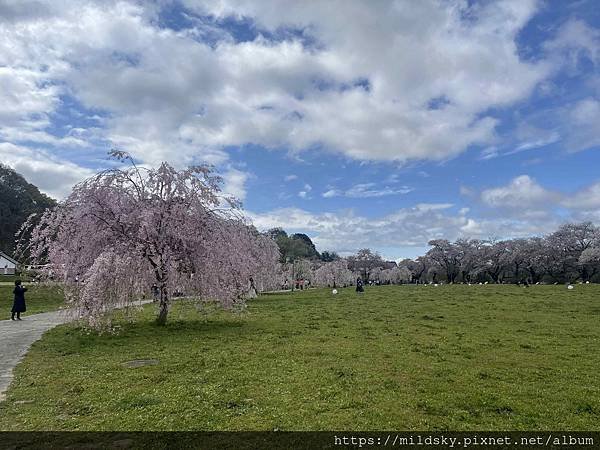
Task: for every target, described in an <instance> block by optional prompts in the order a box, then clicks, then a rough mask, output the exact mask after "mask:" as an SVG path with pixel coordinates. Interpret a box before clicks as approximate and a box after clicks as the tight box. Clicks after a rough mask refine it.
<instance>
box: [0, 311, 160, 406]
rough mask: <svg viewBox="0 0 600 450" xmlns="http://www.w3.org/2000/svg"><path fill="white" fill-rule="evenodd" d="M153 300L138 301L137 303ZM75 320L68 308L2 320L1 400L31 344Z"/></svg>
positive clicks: (0, 351)
mask: <svg viewBox="0 0 600 450" xmlns="http://www.w3.org/2000/svg"><path fill="white" fill-rule="evenodd" d="M146 303H151V300H146V301H140V302H139V303H138V302H136V305H140V306H141V305H143V304H146ZM71 320H73V316H72V314H69V311H68V310H62V311H53V312H46V313H41V314H33V315H31V316H25V315H24V316H23V320H21V321H19V320H14V321H13V320H0V402H1V401H3V400H4V399H5V396H6V390H7V389H8V387H9V386H10V383H11V381H12V379H13V369H14V368H15V366H16V365H17V364H18V363H19V362H20V361H21V360H22V359H23V357H24V356H25V354H26V353H27V350H29V347H31V344H33V343H34V342H35V341H37V340H38V339H40V338H41V337H42V335H43V334H44V333H45V332H46V331H48V330H50V329H51V328H54V327H55V326H57V325H62V324H63V323H67V322H70V321H71Z"/></svg>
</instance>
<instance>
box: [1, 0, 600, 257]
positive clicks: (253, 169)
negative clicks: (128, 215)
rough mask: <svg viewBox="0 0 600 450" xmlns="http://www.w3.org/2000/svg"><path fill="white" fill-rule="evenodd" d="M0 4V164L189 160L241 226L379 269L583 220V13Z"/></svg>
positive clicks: (179, 163) (50, 180) (591, 165)
mask: <svg viewBox="0 0 600 450" xmlns="http://www.w3.org/2000/svg"><path fill="white" fill-rule="evenodd" d="M597 6H598V4H597V2H595V0H587V1H586V0H579V1H550V0H548V1H536V0H514V1H510V0H506V1H502V0H500V1H471V0H469V1H467V0H456V1H453V0H439V1H434V0H420V1H418V2H417V1H409V0H406V1H391V0H389V1H388V0H380V1H377V2H373V1H367V0H364V1H355V0H323V1H321V0H313V1H310V2H301V1H289V0H278V1H272V2H268V1H264V0H255V1H241V0H215V1H200V0H178V1H170V0H156V1H154V2H152V1H143V2H142V1H139V2H136V1H112V0H102V1H89V0H77V1H68V0H50V1H45V0H35V1H34V0H0V162H2V163H4V164H8V165H9V166H11V167H13V168H15V169H16V170H17V171H18V172H20V173H21V174H23V175H24V176H25V177H26V178H27V179H28V180H29V181H30V182H32V183H34V184H36V185H37V186H38V187H40V189H41V190H42V191H44V192H46V193H48V194H49V195H51V196H53V197H55V198H58V199H62V198H65V197H66V196H67V195H68V194H69V192H70V189H71V188H72V186H73V185H74V184H75V183H77V182H78V181H81V180H82V179H85V178H86V177H88V176H90V175H92V174H93V173H95V172H96V171H98V170H100V169H102V168H106V167H108V166H109V165H110V164H112V163H111V162H110V161H109V160H107V152H108V151H109V150H110V149H112V148H117V149H119V150H125V151H128V152H129V153H131V154H132V155H133V156H134V158H135V159H136V160H137V161H139V162H140V163H143V164H147V165H157V164H159V163H160V162H162V161H167V162H169V163H170V164H172V165H174V166H176V167H185V166H186V165H189V164H198V163H207V164H212V165H214V166H215V168H216V170H218V171H219V172H220V173H221V174H222V176H223V179H224V189H225V191H226V192H227V193H230V194H233V195H235V196H237V197H238V198H239V199H240V200H242V201H243V204H244V208H245V211H246V213H247V215H248V216H249V217H250V218H251V219H252V221H253V222H254V224H255V225H256V226H257V227H258V228H259V229H261V230H266V229H268V228H271V227H276V226H279V227H283V228H284V229H286V230H287V231H288V232H302V233H306V234H307V235H309V236H310V237H311V238H312V239H313V241H314V242H315V244H316V246H317V249H318V250H320V251H324V250H330V251H337V252H339V253H340V254H342V255H347V254H350V253H353V252H355V251H356V250H357V249H359V248H363V247H370V248H372V249H374V250H376V251H378V252H380V253H381V254H382V255H383V256H384V257H386V258H388V259H400V258H405V257H415V256H417V255H420V254H423V253H424V252H425V251H426V250H427V248H428V246H427V242H428V241H429V240H431V239H438V238H445V239H451V240H452V239H456V238H459V237H465V238H478V239H503V238H512V237H526V236H532V235H543V234H545V233H549V232H551V231H553V230H554V229H556V227H558V226H559V225H560V224H561V223H564V222H566V221H583V220H591V221H594V222H595V223H597V224H600V171H599V170H598V169H599V167H600V153H599V150H600V70H599V69H600V8H598V7H597Z"/></svg>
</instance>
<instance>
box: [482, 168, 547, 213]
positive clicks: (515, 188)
mask: <svg viewBox="0 0 600 450" xmlns="http://www.w3.org/2000/svg"><path fill="white" fill-rule="evenodd" d="M481 200H482V201H483V202H484V203H485V204H486V205H487V206H490V207H494V208H497V207H500V208H510V209H517V210H522V211H523V212H527V211H530V208H534V209H536V210H537V209H545V208H546V207H547V205H548V203H555V202H556V201H557V200H558V195H557V194H556V193H554V192H551V191H548V190H546V189H544V188H543V187H542V186H540V185H539V184H538V183H537V182H536V181H535V180H534V179H533V178H531V177H530V176H529V175H521V176H518V177H516V178H514V179H513V180H512V181H511V182H510V183H509V184H508V185H506V186H501V187H497V188H492V189H486V190H484V191H483V192H482V193H481Z"/></svg>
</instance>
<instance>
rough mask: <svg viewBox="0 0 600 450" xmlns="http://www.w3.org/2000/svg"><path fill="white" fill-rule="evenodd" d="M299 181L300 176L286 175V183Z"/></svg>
mask: <svg viewBox="0 0 600 450" xmlns="http://www.w3.org/2000/svg"><path fill="white" fill-rule="evenodd" d="M297 179H298V175H294V174H291V175H286V177H285V178H284V181H294V180H297Z"/></svg>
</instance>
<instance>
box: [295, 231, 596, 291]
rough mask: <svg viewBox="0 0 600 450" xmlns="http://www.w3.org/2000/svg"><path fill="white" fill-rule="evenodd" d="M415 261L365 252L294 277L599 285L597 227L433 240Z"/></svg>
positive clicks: (306, 267) (302, 267)
mask: <svg viewBox="0 0 600 450" xmlns="http://www.w3.org/2000/svg"><path fill="white" fill-rule="evenodd" d="M429 245H430V246H431V249H430V250H429V251H428V252H427V254H425V255H424V256H420V257H418V258H416V259H414V260H412V259H405V260H402V261H400V262H399V263H398V264H396V263H395V262H390V261H385V260H383V259H382V258H381V256H380V255H378V254H377V253H375V252H372V251H371V250H369V249H361V250H359V251H358V252H357V254H356V255H352V256H349V257H347V258H340V259H337V260H335V261H333V262H329V263H324V264H323V263H321V262H317V261H307V260H304V261H298V262H296V263H295V265H296V267H297V268H298V270H297V271H296V275H297V276H298V277H301V278H305V279H309V280H311V282H313V284H315V285H319V286H334V285H337V286H340V285H344V284H346V285H347V284H351V283H353V282H354V281H355V280H356V278H357V277H361V278H362V279H363V280H365V281H369V280H371V281H376V282H379V283H381V284H401V283H428V282H441V281H444V282H448V283H457V282H461V283H469V282H473V283H474V282H486V281H487V282H492V283H507V282H508V283H521V282H528V283H539V282H550V283H556V282H576V281H581V282H586V281H600V228H599V227H597V226H595V225H594V224H593V223H591V222H584V223H569V224H565V225H562V226H561V227H560V228H559V229H558V230H557V231H555V232H554V233H551V234H550V235H548V236H545V237H532V238H521V239H509V240H478V239H459V240H457V241H455V242H450V241H448V240H445V239H436V240H432V241H430V242H429Z"/></svg>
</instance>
